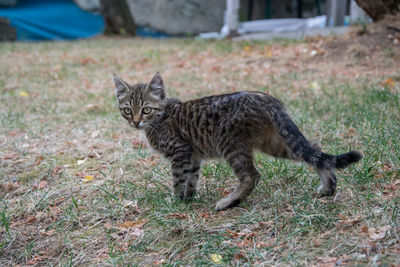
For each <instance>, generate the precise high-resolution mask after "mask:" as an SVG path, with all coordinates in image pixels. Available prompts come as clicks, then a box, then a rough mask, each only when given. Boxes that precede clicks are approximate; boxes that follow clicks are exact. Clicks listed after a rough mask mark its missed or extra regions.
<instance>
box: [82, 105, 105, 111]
mask: <svg viewBox="0 0 400 267" xmlns="http://www.w3.org/2000/svg"><path fill="white" fill-rule="evenodd" d="M83 109H84V110H85V111H87V112H99V111H101V106H100V104H87V105H86V106H85V107H84V108H83Z"/></svg>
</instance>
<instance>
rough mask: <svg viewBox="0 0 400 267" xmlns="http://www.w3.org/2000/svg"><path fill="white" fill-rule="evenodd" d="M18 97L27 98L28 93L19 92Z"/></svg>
mask: <svg viewBox="0 0 400 267" xmlns="http://www.w3.org/2000/svg"><path fill="white" fill-rule="evenodd" d="M19 96H22V97H29V93H28V92H26V91H21V92H19Z"/></svg>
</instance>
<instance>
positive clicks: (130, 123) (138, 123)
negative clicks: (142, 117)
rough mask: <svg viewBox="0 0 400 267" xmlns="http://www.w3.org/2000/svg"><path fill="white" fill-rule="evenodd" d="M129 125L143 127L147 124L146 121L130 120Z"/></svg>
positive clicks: (137, 127)
mask: <svg viewBox="0 0 400 267" xmlns="http://www.w3.org/2000/svg"><path fill="white" fill-rule="evenodd" d="M129 125H130V126H132V127H133V128H136V129H143V128H144V126H145V123H143V122H141V121H139V122H133V121H131V122H129Z"/></svg>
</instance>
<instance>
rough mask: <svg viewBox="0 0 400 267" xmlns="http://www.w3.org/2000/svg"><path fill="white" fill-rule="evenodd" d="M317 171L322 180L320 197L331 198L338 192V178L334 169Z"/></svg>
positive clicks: (319, 189)
mask: <svg viewBox="0 0 400 267" xmlns="http://www.w3.org/2000/svg"><path fill="white" fill-rule="evenodd" d="M316 171H317V173H318V175H319V179H320V180H321V185H320V186H319V187H318V194H319V195H320V196H331V195H333V194H334V193H335V191H336V176H335V174H334V173H333V171H332V169H322V168H321V169H318V168H316Z"/></svg>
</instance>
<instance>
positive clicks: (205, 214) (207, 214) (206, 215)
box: [199, 211, 211, 219]
mask: <svg viewBox="0 0 400 267" xmlns="http://www.w3.org/2000/svg"><path fill="white" fill-rule="evenodd" d="M199 216H200V217H201V218H205V219H207V218H210V216H211V214H210V212H208V211H203V212H202V213H200V215H199Z"/></svg>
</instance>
